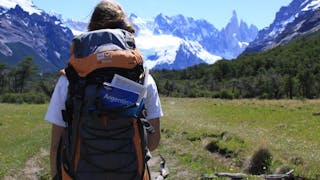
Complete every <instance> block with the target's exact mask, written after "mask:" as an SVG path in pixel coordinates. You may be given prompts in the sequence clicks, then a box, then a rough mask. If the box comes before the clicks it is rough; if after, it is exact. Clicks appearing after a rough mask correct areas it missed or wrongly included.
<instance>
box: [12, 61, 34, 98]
mask: <svg viewBox="0 0 320 180" xmlns="http://www.w3.org/2000/svg"><path fill="white" fill-rule="evenodd" d="M37 70H38V67H37V66H35V65H33V63H32V57H30V56H28V57H26V59H25V60H23V61H20V62H18V64H17V65H16V66H14V67H13V68H12V70H11V71H10V76H11V78H12V82H11V89H12V90H13V92H16V93H22V92H23V91H24V88H25V86H26V81H27V80H28V79H29V78H30V77H31V75H33V74H35V73H36V72H37Z"/></svg>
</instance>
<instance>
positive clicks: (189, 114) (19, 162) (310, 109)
mask: <svg viewBox="0 0 320 180" xmlns="http://www.w3.org/2000/svg"><path fill="white" fill-rule="evenodd" d="M161 100H162V106H163V110H164V114H165V116H164V117H163V118H162V119H161V131H162V139H161V145H160V147H159V148H158V150H156V151H155V152H153V156H154V157H157V156H158V155H159V154H161V155H162V156H164V158H165V159H166V162H167V165H168V168H169V171H170V176H169V179H199V177H201V175H202V174H210V173H215V172H243V170H244V169H245V167H246V166H247V164H248V160H249V159H250V157H251V156H252V154H253V153H254V152H255V151H256V150H258V149H259V148H265V149H267V150H268V151H270V153H271V154H272V159H270V167H269V170H268V172H270V173H272V172H275V171H276V169H278V168H279V167H286V168H290V169H294V170H295V172H294V175H295V176H300V177H306V178H308V179H319V178H320V141H319V138H320V108H319V107H320V100H219V99H205V98H183V99H180V98H161ZM46 108H47V105H11V104H0V114H1V116H0V147H1V148H0V179H2V178H4V177H5V176H13V177H17V175H16V174H19V173H20V174H21V171H22V170H23V169H24V167H25V166H26V165H25V162H26V161H27V160H28V159H30V158H31V157H34V156H36V155H37V154H39V153H40V152H41V151H43V150H45V151H48V150H49V139H50V125H49V124H48V123H47V122H45V121H44V120H43V119H44V114H45V111H46ZM38 161H39V162H38V163H39V164H40V165H41V167H42V168H41V171H40V172H38V176H41V178H42V179H46V178H48V174H49V172H48V171H49V168H48V155H46V156H44V157H42V158H41V159H39V160H38ZM151 169H152V170H153V171H158V166H156V167H152V168H151Z"/></svg>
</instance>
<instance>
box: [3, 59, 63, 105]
mask: <svg viewBox="0 0 320 180" xmlns="http://www.w3.org/2000/svg"><path fill="white" fill-rule="evenodd" d="M57 77H58V76H57V75H54V74H53V73H49V74H40V73H39V71H38V66H37V65H35V64H33V59H32V57H26V58H25V59H24V60H21V61H19V63H18V64H17V65H15V66H13V67H10V68H9V67H8V65H7V64H5V63H0V102H7V103H45V102H47V101H48V100H49V99H50V96H51V94H52V91H53V88H54V84H55V82H56V80H57Z"/></svg>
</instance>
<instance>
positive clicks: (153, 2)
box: [33, 0, 292, 29]
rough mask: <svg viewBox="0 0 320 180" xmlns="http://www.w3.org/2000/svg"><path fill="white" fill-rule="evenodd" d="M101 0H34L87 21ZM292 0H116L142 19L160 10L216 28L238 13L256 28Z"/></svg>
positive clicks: (47, 8) (126, 9) (239, 16)
mask: <svg viewBox="0 0 320 180" xmlns="http://www.w3.org/2000/svg"><path fill="white" fill-rule="evenodd" d="M99 1H100V0H83V1H79V0H33V3H34V4H35V5H36V6H37V7H38V8H40V9H43V10H45V11H54V12H57V13H60V14H62V15H63V17H65V18H71V19H76V20H81V21H87V20H88V19H89V17H90V14H91V12H92V9H93V8H94V6H95V5H96V4H97V3H98V2H99ZM291 1H292V0H118V1H117V2H119V3H120V4H121V5H122V7H123V8H124V10H125V11H126V13H127V14H130V13H134V14H136V15H138V16H140V17H142V18H154V17H155V16H157V15H158V14H160V13H162V14H164V15H167V16H172V15H177V14H183V15H185V16H188V17H193V18H195V19H206V20H207V21H209V22H210V23H211V24H213V25H214V26H215V27H216V28H218V29H221V28H222V27H224V26H225V25H226V24H227V23H228V21H229V19H230V18H231V16H232V11H233V10H235V11H236V12H237V15H238V18H239V19H242V20H244V21H245V22H247V23H248V24H254V25H256V26H258V28H259V29H261V28H264V27H266V26H268V25H270V23H272V21H273V20H274V18H275V13H276V12H277V11H278V10H279V9H280V7H281V6H287V5H289V3H290V2H291Z"/></svg>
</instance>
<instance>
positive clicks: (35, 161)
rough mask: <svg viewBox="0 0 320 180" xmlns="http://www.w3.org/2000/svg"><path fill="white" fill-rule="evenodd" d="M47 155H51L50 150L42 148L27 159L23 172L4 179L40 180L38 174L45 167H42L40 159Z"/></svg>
mask: <svg viewBox="0 0 320 180" xmlns="http://www.w3.org/2000/svg"><path fill="white" fill-rule="evenodd" d="M45 156H49V152H48V151H47V150H44V149H41V150H40V152H39V153H37V154H36V155H34V156H33V157H32V158H30V159H29V160H27V162H26V163H25V167H24V168H23V170H22V171H21V172H19V173H17V174H16V175H14V176H6V177H4V180H38V179H39V178H38V176H37V174H38V173H39V172H40V171H41V170H42V169H43V168H42V167H40V164H39V161H40V159H42V158H44V157H45Z"/></svg>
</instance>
